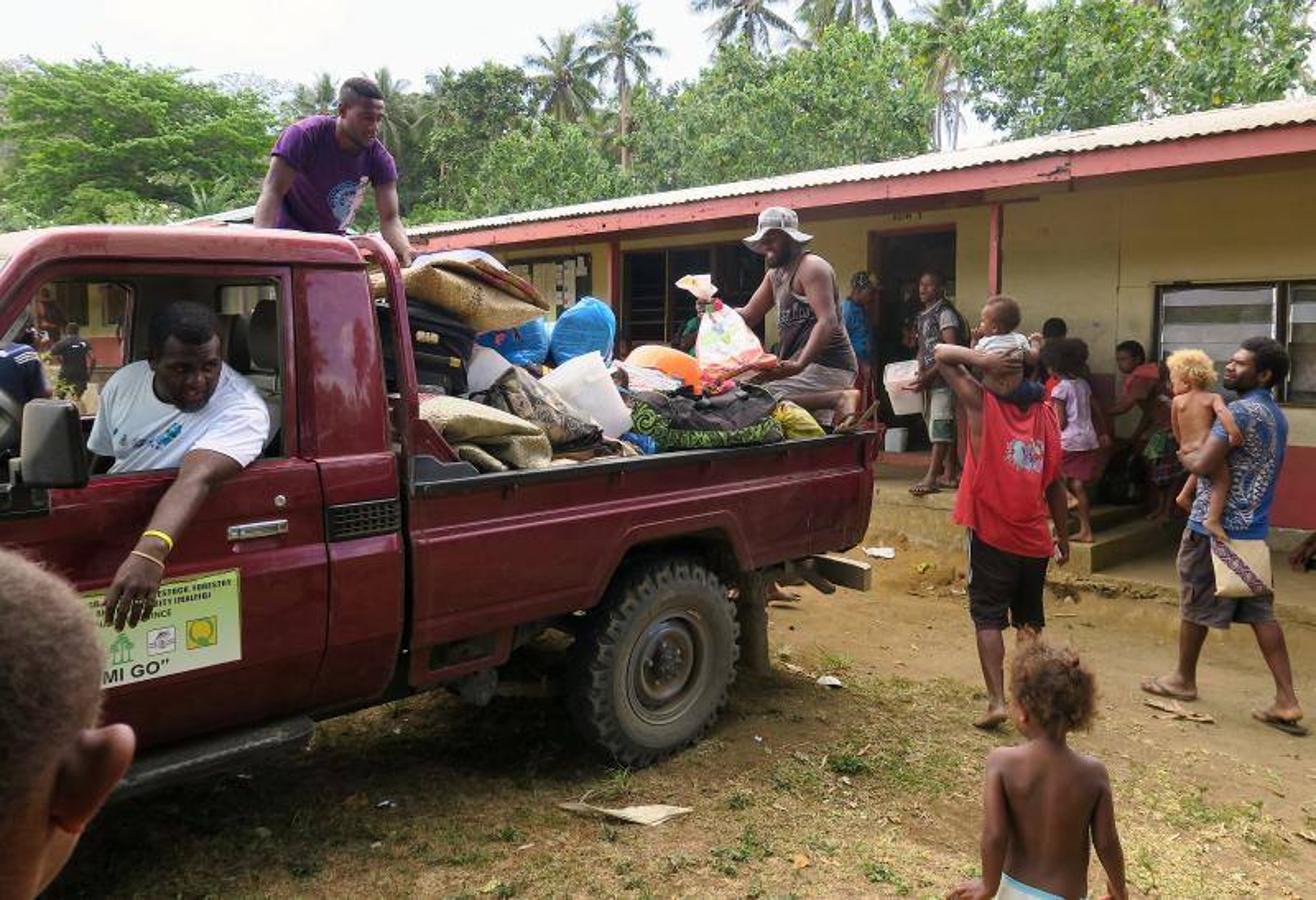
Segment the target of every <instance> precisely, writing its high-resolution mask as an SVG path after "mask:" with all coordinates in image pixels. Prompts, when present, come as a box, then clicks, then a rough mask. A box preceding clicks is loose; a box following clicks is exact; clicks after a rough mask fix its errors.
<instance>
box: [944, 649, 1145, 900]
mask: <svg viewBox="0 0 1316 900" xmlns="http://www.w3.org/2000/svg"><path fill="white" fill-rule="evenodd" d="M1010 681H1011V688H1012V689H1013V692H1014V699H1013V701H1012V703H1011V707H1010V709H1011V713H1012V715H1013V717H1014V722H1015V726H1016V727H1017V728H1018V729H1019V732H1020V733H1021V734H1022V735H1023V736H1024V737H1026V738H1027V739H1028V741H1027V743H1025V744H1022V745H1020V746H1017V747H998V748H997V749H995V750H993V751H992V752H991V753H989V754H988V755H987V779H986V785H985V787H984V796H983V806H984V811H983V823H982V877H981V878H978V879H975V880H973V881H969V882H965V883H964V884H962V885H960V886H959V887H957V888H956V889H955V890H953V891H952V892H951V894H950V897H951V898H958V900H980V898H988V897H997V898H999V900H1013V898H1038V897H1042V898H1055V900H1060V898H1063V897H1083V896H1086V895H1087V876H1088V851H1089V847H1092V846H1095V847H1096V850H1097V857H1098V858H1099V859H1100V860H1101V864H1102V866H1103V867H1105V869H1106V878H1107V890H1108V894H1107V896H1108V897H1111V898H1114V900H1122V898H1125V897H1127V896H1128V892H1127V888H1126V886H1125V882H1124V850H1123V848H1122V847H1121V846H1120V838H1119V832H1118V830H1117V829H1116V827H1115V804H1114V800H1113V798H1112V795H1111V789H1110V776H1109V775H1108V774H1107V773H1106V767H1105V766H1104V765H1102V764H1101V762H1100V761H1099V760H1096V759H1094V758H1092V757H1090V756H1083V755H1081V754H1078V753H1075V752H1074V751H1073V750H1071V749H1070V748H1069V746H1068V745H1067V744H1066V742H1065V736H1066V735H1067V734H1068V733H1069V732H1070V731H1074V730H1078V729H1085V728H1087V727H1088V725H1089V724H1090V723H1091V721H1092V717H1093V715H1094V713H1095V711H1096V694H1097V691H1096V683H1095V680H1094V679H1093V677H1092V673H1091V672H1089V671H1088V670H1087V668H1086V667H1084V665H1083V664H1082V662H1081V661H1080V660H1079V658H1078V655H1077V654H1076V653H1074V651H1072V650H1069V649H1064V648H1059V647H1053V646H1050V645H1049V644H1047V643H1045V642H1044V641H1042V640H1041V639H1037V640H1030V641H1026V642H1025V643H1024V645H1023V646H1022V647H1021V648H1020V650H1019V652H1018V653H1017V654H1016V655H1015V659H1014V664H1013V665H1012V666H1011V670H1010ZM1007 873H1008V874H1007Z"/></svg>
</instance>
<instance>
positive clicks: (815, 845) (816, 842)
mask: <svg viewBox="0 0 1316 900" xmlns="http://www.w3.org/2000/svg"><path fill="white" fill-rule="evenodd" d="M804 846H805V847H807V848H808V849H809V850H812V851H813V852H814V853H817V854H818V855H820V856H835V855H836V851H838V850H840V849H841V845H840V844H839V843H838V842H836V841H834V840H832V839H830V838H826V837H823V836H822V835H820V834H811V835H809V836H808V837H806V838H805V839H804Z"/></svg>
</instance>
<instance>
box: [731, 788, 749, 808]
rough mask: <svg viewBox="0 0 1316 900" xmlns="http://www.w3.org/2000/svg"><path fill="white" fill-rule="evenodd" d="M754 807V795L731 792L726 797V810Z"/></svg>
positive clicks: (747, 792) (745, 792) (743, 792)
mask: <svg viewBox="0 0 1316 900" xmlns="http://www.w3.org/2000/svg"><path fill="white" fill-rule="evenodd" d="M753 805H754V795H753V794H751V793H750V792H749V791H732V792H731V793H730V794H728V795H727V809H735V810H741V809H749V808H750V807H751V806H753Z"/></svg>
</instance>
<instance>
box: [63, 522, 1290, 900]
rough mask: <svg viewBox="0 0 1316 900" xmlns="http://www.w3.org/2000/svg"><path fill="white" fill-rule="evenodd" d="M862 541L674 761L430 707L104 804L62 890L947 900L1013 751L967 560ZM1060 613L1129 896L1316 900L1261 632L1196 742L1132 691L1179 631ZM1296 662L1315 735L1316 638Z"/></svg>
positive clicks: (518, 718)
mask: <svg viewBox="0 0 1316 900" xmlns="http://www.w3.org/2000/svg"><path fill="white" fill-rule="evenodd" d="M866 543H868V544H870V545H871V544H874V543H889V544H894V545H895V546H897V548H898V550H899V552H898V555H897V557H896V559H895V560H893V561H876V563H875V567H876V569H877V572H876V576H877V577H876V579H875V586H874V589H873V590H872V591H871V592H867V593H863V594H860V593H857V592H850V591H844V590H842V591H839V592H838V593H837V594H835V595H833V596H830V597H823V596H820V595H818V594H816V593H814V592H812V591H809V590H801V593H802V594H803V598H802V600H801V602H800V603H798V604H796V605H794V606H793V607H783V608H774V609H773V612H772V641H773V654H774V667H775V671H774V673H773V675H772V676H771V677H768V678H763V679H747V678H743V677H742V678H741V680H740V681H739V682H738V683H737V685H736V687H735V689H734V691H733V695H732V700H731V704H730V707H729V708H728V710H727V712H726V714H725V715H724V716H723V718H722V720H721V722H720V723H719V724H718V725H717V727H716V728H715V729H714V730H713V732H712V733H711V734H710V735H709V737H708V738H707V739H706V740H705V741H704V742H703V743H702V744H700V745H698V746H697V747H694V748H692V749H690V750H688V751H686V752H685V753H682V754H680V755H679V756H677V757H675V758H673V759H671V760H669V761H667V762H665V763H662V764H660V765H658V766H655V767H653V768H650V769H647V770H644V771H638V772H628V771H625V770H618V769H613V768H609V766H608V764H607V762H606V761H605V760H601V759H599V757H598V756H597V755H596V754H594V753H593V752H592V751H590V750H589V748H587V747H586V746H584V745H582V744H581V742H580V741H579V740H578V739H577V738H576V737H575V735H574V733H573V731H572V729H571V726H570V723H569V721H568V720H567V717H566V714H565V711H564V709H563V707H562V705H561V703H560V702H559V701H557V700H552V699H499V700H497V701H495V703H494V704H493V705H492V706H491V707H489V708H486V709H470V708H465V707H462V706H461V705H460V704H458V703H457V702H456V701H454V700H453V699H451V698H450V697H448V696H447V695H446V694H442V695H429V696H424V697H418V698H414V699H412V700H408V701H405V702H400V703H396V704H393V705H391V706H389V707H387V708H383V709H378V710H372V711H367V712H363V713H359V714H356V715H353V716H348V717H344V718H341V719H338V720H335V721H333V722H329V723H326V724H325V725H323V726H322V728H321V730H320V732H319V734H318V736H317V739H316V741H315V744H314V746H313V748H312V750H311V751H310V752H309V753H307V754H305V755H304V756H302V757H300V758H298V759H296V760H293V761H290V762H286V763H282V764H279V765H267V766H264V767H261V768H258V769H255V770H252V771H250V772H247V773H243V774H241V775H238V776H229V777H225V778H222V779H218V780H213V781H210V782H205V783H201V784H195V785H192V786H189V787H186V788H181V789H177V790H174V791H172V792H167V793H164V794H161V795H157V796H154V797H149V798H145V799H142V800H137V801H128V802H123V803H120V804H118V805H116V806H114V807H112V808H111V809H110V810H108V811H107V812H106V813H105V814H104V815H103V816H102V818H101V819H100V820H98V821H97V823H96V824H95V825H94V826H93V828H92V830H91V833H90V834H88V835H87V837H86V838H85V839H84V842H83V845H82V847H81V849H80V850H79V853H78V855H77V858H76V860H75V862H74V864H73V865H72V866H71V868H70V869H69V870H68V871H67V873H66V874H65V876H64V877H63V878H62V879H61V881H60V882H59V883H58V884H57V885H56V888H55V890H54V891H53V892H52V893H53V895H54V896H97V897H100V896H135V895H144V896H162V895H186V896H201V895H205V896H212V895H230V894H242V895H263V896H275V897H285V896H294V895H295V896H331V895H332V896H372V895H373V896H381V897H392V896H403V895H406V896H413V895H416V896H432V897H468V898H479V897H545V896H582V897H591V896H599V897H605V896H607V897H611V896H631V897H675V896H682V897H709V896H717V897H853V896H873V897H891V896H912V897H937V896H944V894H945V892H946V890H947V889H948V888H949V887H950V886H952V885H953V884H954V883H956V882H957V881H958V880H959V879H961V878H963V877H966V876H970V875H972V874H976V871H977V866H978V855H977V840H978V827H979V823H980V810H979V804H980V787H979V782H980V779H981V773H982V761H983V757H984V756H985V755H986V753H987V751H988V750H989V749H990V748H991V747H993V746H996V745H998V744H1000V743H1003V742H1008V741H1012V740H1014V739H1015V736H1014V735H1012V734H1011V733H1009V732H1008V731H1007V732H1005V733H1002V734H1000V735H995V736H992V735H985V734H981V733H978V732H976V731H974V730H973V729H972V728H970V727H969V725H968V723H969V721H970V720H971V718H972V717H973V716H974V714H975V713H977V712H978V711H979V709H980V707H981V705H982V703H983V695H982V692H981V687H980V675H979V673H978V668H977V660H976V657H975V655H974V650H973V635H972V631H971V628H970V625H969V621H968V616H967V612H966V610H965V606H966V600H965V597H964V590H963V582H962V578H961V577H960V572H959V571H958V569H959V567H961V566H962V563H961V561H960V558H959V554H958V553H957V552H955V553H953V552H951V551H934V550H922V549H917V548H911V547H909V546H908V545H906V544H904V543H903V542H902V541H900V540H899V539H898V538H893V537H892V536H891V535H883V534H873V535H870V536H869V538H868V540H867V541H866ZM1313 577H1316V576H1313ZM1062 593H1065V594H1068V591H1063V592H1062ZM1048 615H1049V617H1050V628H1049V633H1050V637H1051V639H1053V640H1058V641H1067V642H1071V643H1072V644H1073V645H1075V646H1076V647H1077V648H1079V650H1080V652H1081V653H1082V654H1083V656H1084V658H1085V659H1086V660H1087V662H1088V663H1089V664H1090V665H1091V666H1092V667H1093V668H1094V669H1095V671H1096V672H1097V676H1098V679H1099V684H1100V687H1101V703H1100V710H1101V715H1100V718H1099V719H1098V722H1097V724H1096V727H1095V728H1094V730H1093V732H1092V733H1091V734H1088V735H1081V736H1078V737H1077V738H1076V739H1075V741H1074V743H1075V745H1076V746H1078V747H1079V748H1081V749H1083V750H1084V751H1087V752H1091V753H1095V754H1096V755H1098V756H1099V757H1100V758H1102V759H1103V760H1105V761H1106V763H1107V765H1108V766H1109V767H1110V770H1111V774H1112V779H1113V783H1114V790H1115V799H1116V809H1117V816H1118V820H1119V825H1120V831H1121V835H1122V837H1123V840H1124V847H1125V852H1126V856H1127V859H1128V871H1129V877H1130V880H1131V884H1132V886H1133V888H1134V891H1135V895H1137V896H1147V897H1176V898H1177V897H1226V896H1228V897H1234V896H1258V897H1300V896H1316V889H1313V888H1312V887H1311V885H1313V884H1316V842H1314V841H1316V764H1314V761H1316V738H1306V739H1295V738H1292V737H1288V736H1285V735H1282V734H1279V733H1277V732H1275V731H1272V730H1269V729H1266V728H1263V727H1261V726H1260V725H1257V724H1256V723H1254V722H1252V721H1251V720H1250V719H1249V718H1248V711H1249V710H1250V709H1251V708H1253V707H1255V706H1259V705H1262V704H1264V703H1265V702H1267V700H1268V698H1269V696H1270V682H1269V677H1268V676H1267V674H1266V673H1265V670H1264V667H1263V664H1262V662H1261V659H1260V656H1259V655H1258V654H1257V652H1256V649H1255V645H1254V643H1253V641H1252V637H1251V633H1250V632H1248V631H1239V630H1234V631H1231V632H1229V633H1227V634H1223V635H1213V636H1212V638H1211V640H1210V642H1209V643H1208V646H1207V650H1206V654H1205V660H1204V668H1203V672H1202V677H1201V689H1202V694H1203V698H1202V700H1201V701H1200V702H1199V703H1197V704H1194V708H1197V709H1200V710H1201V711H1203V712H1207V713H1210V714H1211V715H1212V716H1214V717H1215V719H1216V723H1215V724H1194V723H1190V722H1184V721H1174V720H1170V719H1166V718H1160V717H1158V716H1159V715H1161V714H1158V713H1157V711H1156V710H1154V709H1151V708H1149V707H1147V706H1145V705H1144V704H1143V699H1144V698H1143V695H1142V694H1141V693H1140V692H1139V691H1138V689H1137V682H1138V677H1139V676H1140V675H1142V674H1151V673H1157V672H1160V671H1164V670H1165V669H1166V668H1167V666H1169V664H1170V662H1171V658H1172V653H1173V646H1174V639H1175V628H1176V617H1175V614H1174V608H1173V606H1171V605H1167V604H1166V603H1165V602H1163V601H1157V600H1151V599H1145V598H1142V599H1138V598H1134V597H1129V596H1115V597H1099V596H1097V595H1095V594H1091V593H1086V592H1084V593H1079V594H1078V595H1077V596H1075V597H1073V598H1069V597H1060V596H1054V595H1053V596H1049V597H1048ZM1288 638H1289V645H1290V650H1291V652H1292V655H1293V659H1294V662H1295V666H1296V667H1297V669H1298V676H1299V693H1300V695H1301V696H1302V697H1303V698H1304V699H1306V700H1307V702H1308V707H1309V709H1311V710H1312V711H1313V712H1316V699H1313V698H1316V690H1314V689H1316V678H1314V677H1313V676H1316V670H1314V669H1313V660H1316V652H1313V651H1316V629H1313V628H1312V627H1310V626H1309V625H1292V626H1290V627H1289V630H1288ZM823 673H830V674H835V675H836V676H837V677H839V678H840V679H841V680H842V681H843V683H844V687H843V688H841V689H828V688H824V687H820V686H818V685H816V684H815V678H816V677H817V676H818V675H819V674H823ZM582 797H586V798H588V800H589V801H590V802H593V803H599V804H602V805H612V806H624V805H630V804H640V803H671V804H678V805H682V806H687V807H691V808H692V809H693V812H692V813H690V814H689V815H687V816H684V817H682V818H678V819H674V820H672V821H669V822H667V823H665V824H662V825H659V826H657V827H653V828H643V827H639V826H632V825H622V824H611V823H608V822H604V821H601V820H597V819H590V818H585V817H582V816H579V815H577V814H573V813H569V812H566V811H563V810H560V809H558V807H557V804H558V803H560V802H563V801H570V800H576V799H580V798H582ZM1304 834H1305V835H1307V836H1306V837H1304V836H1303V835H1304ZM1103 887H1104V879H1102V876H1101V874H1100V871H1099V868H1098V867H1097V865H1096V862H1095V860H1094V862H1093V869H1092V880H1091V883H1090V888H1091V890H1092V891H1093V893H1094V895H1099V893H1100V891H1101V890H1102V888H1103Z"/></svg>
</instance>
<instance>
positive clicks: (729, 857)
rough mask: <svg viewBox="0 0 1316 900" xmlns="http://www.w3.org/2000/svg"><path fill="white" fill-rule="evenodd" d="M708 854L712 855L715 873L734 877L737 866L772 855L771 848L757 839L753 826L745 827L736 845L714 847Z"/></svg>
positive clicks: (760, 839)
mask: <svg viewBox="0 0 1316 900" xmlns="http://www.w3.org/2000/svg"><path fill="white" fill-rule="evenodd" d="M709 852H710V853H711V854H712V855H713V860H714V863H713V867H714V868H715V869H717V871H719V872H721V873H722V874H723V875H728V876H734V875H735V874H736V873H737V872H738V871H739V868H738V864H741V863H749V862H758V861H760V860H764V859H767V858H768V857H769V856H771V855H772V847H770V846H768V844H767V842H766V841H764V840H763V839H762V838H761V837H759V835H758V832H756V831H755V830H754V826H752V825H746V826H745V830H744V831H742V832H741V833H740V838H739V840H737V841H736V843H734V844H732V845H731V846H730V847H714V848H713V849H712V850H710V851H709Z"/></svg>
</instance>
